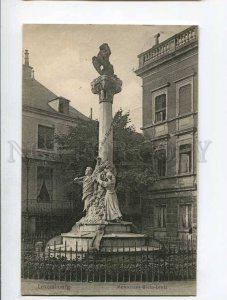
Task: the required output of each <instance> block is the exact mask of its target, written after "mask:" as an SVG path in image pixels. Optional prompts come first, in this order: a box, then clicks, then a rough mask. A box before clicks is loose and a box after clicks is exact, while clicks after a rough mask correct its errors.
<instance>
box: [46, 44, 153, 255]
mask: <svg viewBox="0 0 227 300" xmlns="http://www.w3.org/2000/svg"><path fill="white" fill-rule="evenodd" d="M110 55H111V50H110V48H109V46H108V44H106V43H104V44H102V45H101V46H100V47H99V52H98V55H97V56H94V57H93V58H92V62H93V66H94V68H95V69H96V70H97V72H98V73H99V75H100V76H99V77H98V78H96V79H94V80H93V81H92V83H91V90H92V93H94V94H97V95H98V96H99V111H100V115H99V157H98V158H97V164H96V167H95V169H94V171H93V170H92V168H91V167H89V166H88V167H87V168H86V171H85V176H83V177H80V178H75V179H74V181H75V182H76V183H79V184H81V185H83V199H82V200H83V201H84V212H85V214H86V215H85V216H84V217H83V218H82V219H81V220H79V221H78V222H77V223H76V224H75V225H74V226H73V227H72V230H71V231H70V232H67V233H62V234H61V243H60V244H58V245H57V246H56V247H65V245H66V246H67V248H70V249H75V248H76V249H78V250H81V249H83V250H84V251H86V250H88V249H89V250H96V251H102V250H103V249H105V251H108V249H112V250H113V249H117V251H118V250H119V251H120V249H121V248H122V247H128V248H129V247H132V248H133V249H135V245H136V247H138V248H139V249H141V247H148V244H147V243H148V240H147V236H146V235H145V234H138V233H133V232H132V227H133V226H132V225H133V224H132V223H131V222H126V221H123V219H122V213H121V211H120V208H119V204H118V198H117V194H116V191H115V185H116V170H115V167H114V165H113V116H112V104H113V98H114V95H115V94H117V93H120V92H121V87H122V81H121V80H120V79H119V78H118V77H117V76H116V75H115V74H114V68H113V66H112V64H111V63H110V61H109V57H110ZM53 241H54V239H53V240H51V241H49V242H48V244H47V246H50V247H51V245H53Z"/></svg>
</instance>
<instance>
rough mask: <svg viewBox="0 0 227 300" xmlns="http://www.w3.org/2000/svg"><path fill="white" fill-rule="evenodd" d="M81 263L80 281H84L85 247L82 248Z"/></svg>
mask: <svg viewBox="0 0 227 300" xmlns="http://www.w3.org/2000/svg"><path fill="white" fill-rule="evenodd" d="M80 254H81V264H80V281H81V282H83V259H84V258H83V256H84V251H83V248H82V249H81V252H80Z"/></svg>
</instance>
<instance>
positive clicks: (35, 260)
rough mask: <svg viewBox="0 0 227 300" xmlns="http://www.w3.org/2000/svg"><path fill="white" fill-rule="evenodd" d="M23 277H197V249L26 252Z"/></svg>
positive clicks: (178, 245) (94, 279)
mask: <svg viewBox="0 0 227 300" xmlns="http://www.w3.org/2000/svg"><path fill="white" fill-rule="evenodd" d="M21 275H22V278H24V279H37V280H39V279H43V280H55V281H76V282H138V281H140V282H153V281H170V280H190V279H195V278H196V248H195V247H194V244H193V242H192V241H191V240H184V242H182V243H176V244H175V246H174V247H173V243H172V242H171V243H170V242H167V241H166V242H165V243H159V244H158V247H153V248H151V247H150V246H148V245H147V246H145V247H137V245H136V244H135V246H134V247H124V245H123V247H121V248H113V247H108V248H101V251H89V250H86V251H84V250H83V249H78V247H76V249H72V248H71V247H69V246H68V245H67V244H65V245H64V246H62V247H61V248H58V246H57V245H56V243H55V244H54V245H53V246H52V247H48V248H46V249H42V248H41V247H36V250H34V249H32V250H31V249H24V250H22V272H21Z"/></svg>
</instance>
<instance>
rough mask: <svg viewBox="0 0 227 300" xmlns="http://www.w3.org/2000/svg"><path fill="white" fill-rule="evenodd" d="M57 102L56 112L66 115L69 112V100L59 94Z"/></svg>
mask: <svg viewBox="0 0 227 300" xmlns="http://www.w3.org/2000/svg"><path fill="white" fill-rule="evenodd" d="M58 99H59V104H58V112H60V113H63V114H66V115H68V114H69V102H70V101H69V100H68V99H65V98H64V97H62V96H60V97H59V98H58Z"/></svg>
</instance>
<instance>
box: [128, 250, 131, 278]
mask: <svg viewBox="0 0 227 300" xmlns="http://www.w3.org/2000/svg"><path fill="white" fill-rule="evenodd" d="M128 266H129V268H128V270H129V271H128V280H129V282H131V249H130V247H128Z"/></svg>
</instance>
